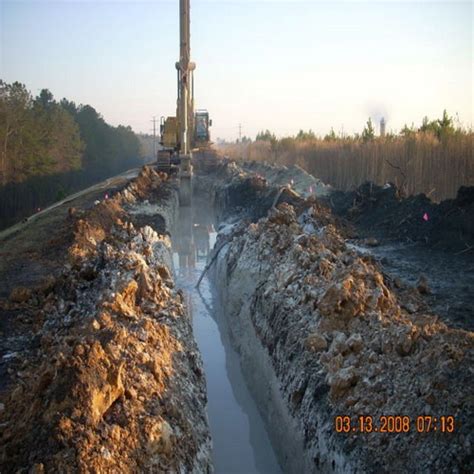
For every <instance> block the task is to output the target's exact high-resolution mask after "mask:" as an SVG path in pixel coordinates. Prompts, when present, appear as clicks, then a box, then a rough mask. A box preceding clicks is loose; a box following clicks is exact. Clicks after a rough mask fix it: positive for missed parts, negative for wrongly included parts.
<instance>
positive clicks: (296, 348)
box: [214, 202, 474, 472]
mask: <svg viewBox="0 0 474 474" xmlns="http://www.w3.org/2000/svg"><path fill="white" fill-rule="evenodd" d="M323 209H324V208H320V207H318V206H317V205H315V204H314V203H311V202H308V203H307V206H306V209H304V206H299V208H298V209H296V210H295V207H293V206H291V205H288V204H280V206H279V207H278V209H273V210H271V211H270V213H269V215H268V217H265V218H262V219H260V220H259V221H258V222H256V223H254V224H250V226H249V227H248V231H247V232H246V233H243V234H240V235H236V236H235V237H234V238H232V237H231V236H229V235H227V236H225V237H222V238H225V239H227V240H229V242H230V243H229V244H228V245H227V248H225V249H223V250H222V251H221V252H220V254H219V258H218V263H217V267H216V269H215V273H214V277H215V278H216V279H219V281H221V282H222V281H225V282H226V283H227V287H226V289H225V294H224V299H225V303H226V305H227V311H228V318H229V322H230V323H229V324H230V325H231V326H233V327H238V328H241V327H244V326H245V324H247V325H251V328H252V333H253V334H255V336H256V337H257V339H258V341H259V345H261V346H262V347H263V349H264V353H265V357H268V358H269V360H270V364H271V370H272V373H274V374H275V376H276V378H277V381H278V385H279V393H280V395H279V396H281V397H282V401H281V402H280V403H283V404H284V405H285V406H286V407H287V409H288V410H289V412H290V413H291V418H292V420H296V428H295V429H294V430H293V431H291V430H292V423H291V422H289V423H288V426H287V431H291V432H290V434H288V433H286V434H285V433H280V435H279V436H281V437H283V438H284V437H286V440H285V439H283V441H282V439H280V440H278V439H276V440H274V441H275V442H276V444H278V445H279V446H281V449H282V453H281V461H282V463H283V464H285V463H288V462H289V460H291V458H292V456H294V452H293V453H292V452H291V450H292V449H293V447H292V443H291V439H297V438H300V439H301V440H302V441H301V445H302V446H303V448H302V449H303V452H304V457H305V464H304V470H305V472H320V471H325V470H331V469H332V470H340V471H341V472H342V471H344V472H346V471H356V470H359V471H362V472H407V471H409V470H412V469H413V466H416V470H417V471H418V472H441V471H443V472H447V471H450V472H468V471H472V469H473V468H474V465H473V456H472V443H473V439H472V433H473V432H474V431H473V428H474V426H473V419H474V417H473V408H474V407H473V401H472V389H473V386H472V374H471V370H472V367H473V362H474V335H473V333H471V332H467V331H463V330H456V329H452V328H449V327H447V326H446V325H445V324H443V323H442V322H440V321H439V319H438V318H437V317H436V315H432V314H429V313H428V312H426V310H425V309H423V308H425V307H426V306H425V305H423V295H422V294H420V293H421V292H420V291H419V290H418V289H416V288H411V289H410V288H404V290H403V292H402V291H401V290H400V289H399V288H398V287H399V286H400V283H399V282H395V281H392V280H391V279H390V278H389V277H388V276H387V275H385V274H384V273H383V270H382V269H381V267H380V266H379V264H378V263H377V262H375V260H374V259H373V258H372V257H370V256H361V255H359V254H358V253H356V252H355V251H353V250H351V249H350V248H348V247H347V246H346V244H345V241H344V239H343V238H342V236H341V234H340V231H339V230H338V226H337V222H336V221H335V220H331V218H330V216H328V214H327V212H326V211H324V212H323ZM428 212H429V211H428ZM217 246H219V240H218V243H217ZM249 337H250V336H249V335H245V334H244V331H242V330H241V329H238V330H234V332H233V338H234V340H235V341H236V345H237V347H238V349H239V351H240V352H241V356H242V360H243V362H242V363H243V364H244V366H246V367H247V368H248V370H247V374H248V375H249V377H253V378H254V379H255V383H258V379H261V378H262V376H261V374H258V373H257V374H256V375H255V374H254V375H252V374H253V373H255V372H256V371H257V369H256V368H255V367H257V365H258V364H259V362H258V360H256V359H255V357H256V356H254V355H253V354H255V353H257V348H255V347H254V346H253V345H252V343H251V342H249V340H250V339H249ZM259 357H260V356H259ZM266 389H267V392H265V393H267V394H268V395H267V396H269V397H276V398H275V399H274V400H272V402H273V403H269V402H268V401H267V402H265V403H266V405H277V404H278V396H276V395H275V390H274V389H272V388H271V387H266ZM263 410H266V408H265V405H264V408H263ZM336 415H344V416H345V415H347V416H349V417H351V420H352V426H353V427H355V428H357V427H358V426H359V425H358V423H359V419H358V418H357V417H358V416H360V415H365V416H370V417H372V418H371V420H372V423H373V427H377V429H378V432H375V431H372V432H371V433H357V432H353V431H352V429H351V430H350V432H348V433H336V431H335V423H334V416H336ZM424 415H426V416H432V417H436V418H437V419H438V420H439V417H440V416H442V415H444V416H447V415H450V416H453V417H454V420H455V428H454V432H453V433H440V432H439V428H438V432H435V431H431V432H429V433H419V432H418V431H417V418H418V417H420V416H424ZM384 416H407V417H410V418H409V424H408V428H407V430H406V432H397V433H396V432H382V431H383V418H382V417H384ZM267 421H268V423H270V425H271V424H272V423H273V424H277V423H278V421H275V418H274V413H272V412H270V411H269V412H268V416H267ZM438 424H439V422H438ZM385 428H386V427H385ZM272 430H273V432H274V433H277V432H279V431H281V430H279V429H278V427H277V426H276V425H275V426H270V431H272Z"/></svg>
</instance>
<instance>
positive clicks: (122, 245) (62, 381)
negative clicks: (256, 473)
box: [0, 168, 212, 473]
mask: <svg viewBox="0 0 474 474" xmlns="http://www.w3.org/2000/svg"><path fill="white" fill-rule="evenodd" d="M145 201H146V202H145ZM150 207H155V208H156V209H161V213H160V215H161V219H158V221H159V226H157V227H158V230H159V231H163V229H164V227H163V226H164V225H165V226H166V223H167V221H169V220H170V219H171V218H172V216H173V214H174V212H175V209H176V207H177V189H176V188H173V186H171V185H169V184H168V183H167V182H166V181H165V180H164V176H161V175H158V174H157V173H156V172H154V171H153V170H151V169H150V168H145V169H144V170H143V171H142V172H141V174H140V176H139V177H138V178H137V179H136V180H133V181H132V182H131V183H129V184H128V185H127V186H126V187H125V188H124V189H122V190H121V191H120V192H117V193H116V194H115V195H114V196H113V197H111V198H110V199H108V200H106V201H102V202H100V203H99V204H98V205H95V206H94V207H92V208H91V209H89V210H87V211H83V212H82V211H81V212H78V213H75V214H74V216H73V218H74V224H73V225H72V229H73V230H74V232H73V239H72V243H71V245H69V246H68V247H67V253H66V255H67V261H66V262H65V264H64V266H63V269H62V271H61V272H60V273H59V274H58V275H57V276H56V277H53V276H51V277H50V278H48V279H46V280H45V281H43V282H42V283H41V284H40V285H37V286H34V287H29V288H26V287H25V288H21V287H17V288H15V289H14V290H13V291H12V293H11V295H10V298H9V300H8V301H5V300H3V301H2V302H1V311H2V318H1V320H2V324H3V321H5V320H7V321H8V324H7V325H8V327H7V328H6V329H5V333H4V334H3V337H2V339H1V347H0V349H1V355H2V363H1V367H2V371H3V373H5V374H8V378H7V380H3V382H4V383H3V386H2V387H1V392H0V400H1V402H0V403H1V405H0V407H1V412H0V417H1V424H0V427H1V431H0V436H1V443H0V444H1V450H0V470H1V471H2V472H5V473H7V472H165V471H166V472H170V471H172V472H191V471H192V472H210V471H212V462H211V456H210V451H211V439H210V433H209V427H208V423H207V416H206V411H205V406H206V400H207V398H206V390H205V381H204V374H203V367H202V361H201V357H200V354H199V352H198V350H197V346H196V344H195V342H194V339H193V336H192V328H191V323H190V320H189V316H188V314H187V312H186V309H185V306H184V302H183V296H182V293H181V292H180V291H179V290H178V289H177V288H176V287H175V285H174V282H173V278H172V266H171V243H170V239H169V237H168V236H167V235H166V234H158V233H157V232H156V231H155V230H154V229H153V228H152V227H150V226H149V225H144V226H142V227H135V225H134V224H133V222H135V223H136V224H140V225H143V224H145V217H144V216H146V215H147V211H148V210H149V208H150ZM135 216H136V217H135ZM154 222H157V217H156V216H153V218H152V219H151V222H150V223H151V224H153V223H154ZM2 329H3V328H2Z"/></svg>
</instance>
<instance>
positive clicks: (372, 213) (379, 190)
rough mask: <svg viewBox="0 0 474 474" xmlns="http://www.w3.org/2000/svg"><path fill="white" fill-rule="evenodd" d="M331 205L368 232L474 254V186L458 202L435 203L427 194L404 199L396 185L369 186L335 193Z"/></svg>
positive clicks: (459, 193)
mask: <svg viewBox="0 0 474 474" xmlns="http://www.w3.org/2000/svg"><path fill="white" fill-rule="evenodd" d="M330 203H331V205H332V206H333V209H334V210H335V211H336V212H337V213H338V214H339V215H343V216H344V217H347V218H348V219H349V220H351V221H353V222H355V223H356V224H357V225H358V226H360V227H362V229H365V230H366V231H370V232H372V233H376V234H377V233H378V234H381V235H385V236H388V237H390V238H396V239H403V240H409V241H415V242H423V243H426V244H428V245H429V246H431V247H436V248H442V249H450V250H454V251H459V252H461V251H466V252H468V251H469V252H472V251H474V187H461V188H459V191H458V195H457V197H456V199H447V200H445V201H442V202H440V203H439V204H437V203H434V202H433V201H431V200H430V199H429V198H427V197H426V196H425V195H424V194H419V195H417V196H410V197H408V198H404V197H403V196H402V195H401V193H400V190H399V189H398V188H396V187H395V186H394V185H386V186H383V187H381V186H377V185H375V184H373V183H365V184H363V185H361V186H360V187H359V188H357V189H356V190H355V191H352V192H342V191H335V192H333V193H332V194H331V197H330Z"/></svg>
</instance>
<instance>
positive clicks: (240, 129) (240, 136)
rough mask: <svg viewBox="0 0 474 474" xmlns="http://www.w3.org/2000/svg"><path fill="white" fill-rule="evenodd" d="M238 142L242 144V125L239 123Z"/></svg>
mask: <svg viewBox="0 0 474 474" xmlns="http://www.w3.org/2000/svg"><path fill="white" fill-rule="evenodd" d="M239 142H240V143H242V124H241V123H239Z"/></svg>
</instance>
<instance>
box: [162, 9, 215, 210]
mask: <svg viewBox="0 0 474 474" xmlns="http://www.w3.org/2000/svg"><path fill="white" fill-rule="evenodd" d="M179 13H180V25H179V34H180V47H179V61H178V62H177V63H176V71H177V76H178V99H177V106H176V116H175V117H166V119H165V117H161V120H160V135H161V136H160V145H161V146H162V148H161V149H160V150H158V153H157V164H156V166H157V169H158V171H162V172H165V173H168V174H171V173H177V174H178V178H179V181H180V185H179V202H180V205H181V206H190V205H191V197H192V176H193V167H192V152H193V150H194V151H195V150H196V149H200V148H203V147H208V146H209V145H210V132H209V127H211V126H212V120H210V119H209V113H208V112H207V110H197V111H196V112H195V111H194V76H193V72H194V70H195V69H196V64H195V63H194V62H192V61H191V44H190V0H180V2H179Z"/></svg>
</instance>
